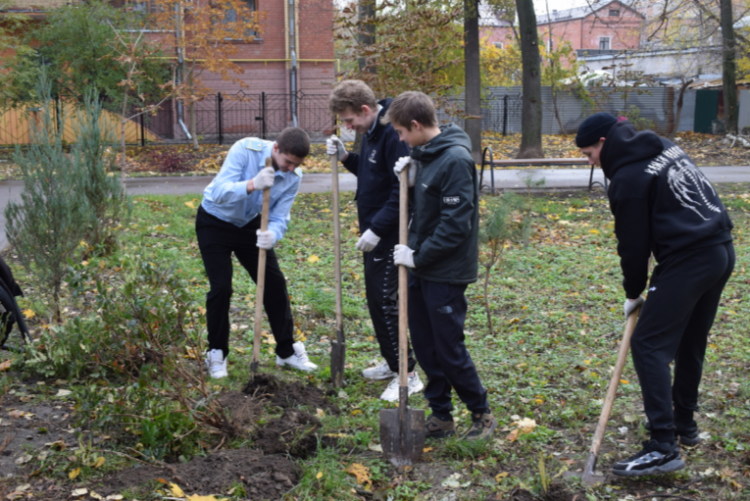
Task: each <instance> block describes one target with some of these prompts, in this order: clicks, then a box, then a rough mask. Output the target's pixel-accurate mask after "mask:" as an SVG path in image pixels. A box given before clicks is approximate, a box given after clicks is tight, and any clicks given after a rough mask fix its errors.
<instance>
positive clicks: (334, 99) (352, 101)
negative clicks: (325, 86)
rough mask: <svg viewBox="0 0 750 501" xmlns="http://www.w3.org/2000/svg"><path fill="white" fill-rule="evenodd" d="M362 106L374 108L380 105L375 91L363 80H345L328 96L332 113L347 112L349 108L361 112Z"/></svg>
mask: <svg viewBox="0 0 750 501" xmlns="http://www.w3.org/2000/svg"><path fill="white" fill-rule="evenodd" d="M362 106H369V107H370V108H372V109H375V108H377V107H378V100H377V99H376V98H375V93H374V92H373V91H372V89H371V88H370V87H368V86H367V84H366V83H364V82H363V81H362V80H343V81H342V82H341V83H340V84H338V85H337V86H336V88H335V89H333V92H331V95H330V97H329V98H328V108H329V109H330V110H331V113H335V114H337V115H338V114H339V113H343V112H345V111H346V110H347V108H349V109H351V111H352V112H354V113H361V112H362Z"/></svg>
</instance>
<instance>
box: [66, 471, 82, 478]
mask: <svg viewBox="0 0 750 501" xmlns="http://www.w3.org/2000/svg"><path fill="white" fill-rule="evenodd" d="M80 474H81V469H80V468H75V469H73V470H70V473H68V478H69V479H71V480H75V479H76V478H77V477H78V475H80Z"/></svg>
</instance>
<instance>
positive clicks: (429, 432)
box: [424, 414, 456, 438]
mask: <svg viewBox="0 0 750 501" xmlns="http://www.w3.org/2000/svg"><path fill="white" fill-rule="evenodd" d="M424 434H425V436H426V437H427V438H447V437H451V436H453V435H455V434H456V423H454V422H453V418H451V419H448V420H445V421H444V420H442V419H440V418H437V417H435V416H434V415H432V414H430V417H428V418H427V421H425V423H424Z"/></svg>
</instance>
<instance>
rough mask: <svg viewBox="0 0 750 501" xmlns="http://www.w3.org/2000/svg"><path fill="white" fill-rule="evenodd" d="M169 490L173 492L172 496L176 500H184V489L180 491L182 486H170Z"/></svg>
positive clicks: (172, 484) (171, 484)
mask: <svg viewBox="0 0 750 501" xmlns="http://www.w3.org/2000/svg"><path fill="white" fill-rule="evenodd" d="M169 490H170V491H172V495H173V496H174V497H176V498H184V497H185V492H183V490H182V489H180V486H179V485H177V484H175V483H170V484H169Z"/></svg>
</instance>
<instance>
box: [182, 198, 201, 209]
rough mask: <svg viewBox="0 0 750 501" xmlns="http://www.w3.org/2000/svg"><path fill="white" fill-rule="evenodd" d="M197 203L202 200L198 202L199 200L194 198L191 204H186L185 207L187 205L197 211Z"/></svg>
mask: <svg viewBox="0 0 750 501" xmlns="http://www.w3.org/2000/svg"><path fill="white" fill-rule="evenodd" d="M196 202H200V200H198V199H197V198H194V199H192V200H190V201H189V202H185V205H187V206H188V207H190V208H191V209H196V208H197V206H196V205H195V203H196Z"/></svg>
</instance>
